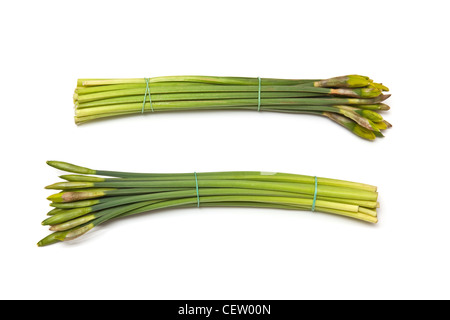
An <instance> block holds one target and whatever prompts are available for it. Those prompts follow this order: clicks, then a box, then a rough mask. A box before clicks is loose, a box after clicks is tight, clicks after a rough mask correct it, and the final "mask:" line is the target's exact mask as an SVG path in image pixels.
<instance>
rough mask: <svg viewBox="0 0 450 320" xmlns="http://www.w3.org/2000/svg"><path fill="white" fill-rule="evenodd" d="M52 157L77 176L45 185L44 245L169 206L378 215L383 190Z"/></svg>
mask: <svg viewBox="0 0 450 320" xmlns="http://www.w3.org/2000/svg"><path fill="white" fill-rule="evenodd" d="M47 163H48V164H49V165H50V166H52V167H55V168H57V169H60V170H64V171H67V172H71V173H76V174H68V175H63V176H61V178H62V179H64V180H65V181H64V182H57V183H54V184H52V185H49V186H47V187H46V188H47V189H54V190H60V192H59V193H55V194H53V195H51V196H49V197H48V199H49V200H50V201H52V202H51V203H50V205H51V206H52V207H53V209H52V210H51V211H50V212H48V216H49V217H48V218H46V219H45V220H44V221H43V222H42V224H43V225H46V226H47V225H48V226H50V230H51V231H54V232H53V233H52V234H50V235H48V236H47V237H45V238H43V239H42V240H41V241H39V242H38V246H45V245H49V244H53V243H56V242H59V241H66V240H71V239H75V238H77V237H79V236H81V235H83V234H84V233H86V232H87V231H89V230H91V229H92V228H94V227H96V226H98V225H100V224H102V223H104V222H106V221H109V220H112V219H117V218H122V217H126V216H129V215H134V214H139V213H143V212H150V211H154V210H160V209H165V208H186V207H255V208H277V209H290V210H307V211H315V212H324V213H332V214H337V215H341V216H346V217H350V218H355V219H359V220H362V221H366V222H370V223H377V221H378V220H377V208H378V207H379V203H378V201H377V199H378V193H377V188H376V187H374V186H371V185H367V184H362V183H356V182H350V181H344V180H336V179H328V178H318V177H312V176H305V175H298V174H287V173H268V172H259V171H237V172H236V171H235V172H203V173H175V174H169V173H133V172H120V171H105V170H93V169H88V168H85V167H80V166H76V165H73V164H69V163H66V162H60V161H48V162H47ZM105 177H106V178H105Z"/></svg>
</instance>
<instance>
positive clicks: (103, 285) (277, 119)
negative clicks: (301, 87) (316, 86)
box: [0, 0, 450, 299]
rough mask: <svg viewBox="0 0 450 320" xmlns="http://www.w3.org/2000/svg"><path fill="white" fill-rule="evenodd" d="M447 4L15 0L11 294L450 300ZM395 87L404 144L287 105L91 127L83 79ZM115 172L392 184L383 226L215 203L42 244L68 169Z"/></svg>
mask: <svg viewBox="0 0 450 320" xmlns="http://www.w3.org/2000/svg"><path fill="white" fill-rule="evenodd" d="M448 12H449V7H448V1H427V2H426V3H424V2H423V1H376V2H374V1H370V2H369V1H242V0H241V1H230V0H229V1H221V2H214V1H131V0H127V1H125V2H124V1H82V0H78V1H71V2H69V1H3V2H2V4H1V5H0V30H1V43H0V46H1V49H0V57H1V59H0V66H1V70H0V74H1V76H0V90H1V95H0V97H1V119H2V122H1V125H0V132H1V138H0V139H1V153H2V156H1V159H0V161H1V168H2V173H1V182H0V188H1V192H0V194H1V195H2V198H1V199H2V206H1V212H2V219H1V221H2V222H1V224H0V228H1V232H0V246H1V253H0V255H1V256H0V259H1V261H0V298H3V299H435V298H437V299H448V298H450V293H449V286H450V273H449V270H450V257H449V244H450V241H449V240H450V237H449V227H450V210H449V208H448V204H447V199H448V192H449V182H448V181H449V179H450V175H449V169H448V164H449V156H448V153H447V152H448V137H447V135H448V123H449V118H450V111H449V108H450V106H449V100H448V94H449V91H448V88H449V85H450V80H449V71H450V70H449V56H450V55H449V54H450V50H449V47H448V43H449V42H448V32H449V30H450V28H449V27H450V23H449V20H450V19H449V17H448ZM352 73H358V74H363V75H368V76H370V77H371V78H372V79H374V80H376V81H378V82H383V83H384V84H386V85H387V86H389V87H390V89H391V93H392V94H393V95H392V97H391V98H390V99H389V100H388V101H387V103H388V104H389V105H390V106H391V108H392V109H391V110H390V111H388V112H385V113H384V116H385V118H386V119H387V120H388V121H389V122H391V123H392V124H393V128H392V129H390V130H388V131H387V132H386V138H384V139H379V140H377V141H375V142H368V141H364V140H362V139H360V138H358V137H356V136H354V135H352V134H351V133H350V132H348V131H347V130H345V129H344V128H342V127H340V126H338V125H336V124H334V123H332V122H331V121H329V120H328V119H325V118H318V117H312V116H306V115H292V114H275V113H268V112H266V113H265V112H261V113H256V112H231V111H230V112H192V113H180V114H148V115H145V116H135V117H128V118H121V119H114V120H106V121H102V122H96V123H91V124H86V125H82V126H79V127H77V126H76V125H75V124H74V122H73V108H72V94H73V90H74V88H75V85H76V79H77V78H84V77H92V78H95V77H105V78H108V77H112V78H115V77H117V78H121V77H123V78H125V77H133V78H135V77H153V76H163V75H185V74H195V75H224V76H250V77H258V76H260V77H279V78H327V77H333V76H338V75H345V74H352ZM46 160H61V161H68V162H72V163H76V164H79V165H84V166H87V167H92V168H95V169H104V170H123V171H144V172H193V171H197V172H201V171H228V170H261V171H278V172H289V173H299V174H307V175H317V176H321V177H329V178H336V179H344V180H350V181H358V182H364V183H368V184H373V185H377V186H378V188H379V193H380V196H379V200H380V202H381V206H382V207H381V209H380V210H379V219H380V222H379V224H377V225H369V224H366V223H362V222H358V221H353V220H350V219H346V218H342V217H338V216H333V215H327V214H321V213H310V212H302V211H299V212H291V211H288V212H286V211H282V210H270V209H238V208H233V209H230V208H217V209H210V208H200V209H197V208H195V209H178V210H176V209H175V210H167V211H161V212H158V213H153V214H147V215H141V216H136V217H132V218H127V219H122V220H120V221H119V220H118V221H116V222H112V223H108V224H105V225H103V226H101V227H98V228H96V229H94V230H92V231H91V232H90V233H88V234H86V235H85V236H83V237H82V238H79V239H77V240H75V241H73V242H71V243H70V242H68V243H59V244H55V245H52V246H49V247H45V248H38V247H37V246H36V242H37V241H38V240H39V239H41V238H43V237H44V236H46V235H47V234H48V230H47V229H46V228H45V227H43V226H41V225H40V222H41V221H42V220H43V219H44V218H45V217H46V212H47V211H48V210H49V209H50V208H49V207H48V201H47V200H46V197H47V196H48V195H50V194H51V193H52V192H50V191H49V190H44V186H45V185H48V184H51V183H53V182H56V181H58V179H57V175H59V174H60V172H58V171H57V170H55V169H53V168H51V167H48V166H47V165H46V164H45V161H46Z"/></svg>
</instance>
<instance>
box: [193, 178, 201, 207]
mask: <svg viewBox="0 0 450 320" xmlns="http://www.w3.org/2000/svg"><path fill="white" fill-rule="evenodd" d="M194 176H195V191H197V208H200V195H199V194H198V180H197V172H194Z"/></svg>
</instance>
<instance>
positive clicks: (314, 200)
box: [311, 177, 317, 212]
mask: <svg viewBox="0 0 450 320" xmlns="http://www.w3.org/2000/svg"><path fill="white" fill-rule="evenodd" d="M316 199H317V177H314V198H313V203H312V207H311V211H312V212H314V210H315V209H316Z"/></svg>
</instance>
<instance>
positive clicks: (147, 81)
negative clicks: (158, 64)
mask: <svg viewBox="0 0 450 320" xmlns="http://www.w3.org/2000/svg"><path fill="white" fill-rule="evenodd" d="M144 79H145V83H146V87H145V93H144V102H143V103H142V110H141V113H144V112H145V102H147V95H148V100H149V102H150V109H151V110H152V112H154V110H153V105H152V96H151V95H150V78H144Z"/></svg>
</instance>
